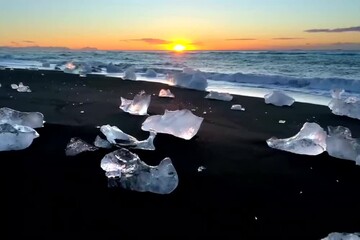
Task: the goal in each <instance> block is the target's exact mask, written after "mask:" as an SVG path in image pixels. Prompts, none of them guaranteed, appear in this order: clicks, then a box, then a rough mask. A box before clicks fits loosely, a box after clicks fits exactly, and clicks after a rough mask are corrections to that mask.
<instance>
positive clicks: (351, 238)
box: [321, 232, 360, 240]
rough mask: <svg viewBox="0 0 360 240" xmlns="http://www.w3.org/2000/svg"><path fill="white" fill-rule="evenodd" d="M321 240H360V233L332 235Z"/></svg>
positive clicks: (335, 233) (336, 233)
mask: <svg viewBox="0 0 360 240" xmlns="http://www.w3.org/2000/svg"><path fill="white" fill-rule="evenodd" d="M321 240H360V233H338V232H334V233H330V234H329V235H328V236H327V237H326V238H323V239H321Z"/></svg>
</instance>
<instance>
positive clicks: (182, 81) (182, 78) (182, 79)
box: [170, 68, 208, 90]
mask: <svg viewBox="0 0 360 240" xmlns="http://www.w3.org/2000/svg"><path fill="white" fill-rule="evenodd" d="M170 81H171V82H172V83H173V84H175V85H177V86H181V87H184V88H191V89H197V90H205V89H206V88H207V86H208V82H207V79H206V77H205V75H204V74H203V73H202V72H200V71H199V70H193V69H190V68H185V69H184V72H181V73H176V74H174V75H173V77H172V78H171V79H170Z"/></svg>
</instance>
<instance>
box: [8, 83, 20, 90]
mask: <svg viewBox="0 0 360 240" xmlns="http://www.w3.org/2000/svg"><path fill="white" fill-rule="evenodd" d="M10 86H11V88H12V89H18V88H19V86H18V85H17V84H15V83H13V84H11V85H10Z"/></svg>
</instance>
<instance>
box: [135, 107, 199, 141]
mask: <svg viewBox="0 0 360 240" xmlns="http://www.w3.org/2000/svg"><path fill="white" fill-rule="evenodd" d="M203 120H204V118H202V117H198V116H195V115H194V114H192V112H191V111H189V110H187V109H183V110H176V111H168V110H165V113H164V115H154V116H150V117H148V118H147V119H146V120H145V121H144V122H143V124H142V126H141V129H142V130H144V131H151V130H152V131H155V132H158V133H166V134H171V135H173V136H175V137H179V138H183V139H186V140H189V139H191V138H192V137H193V136H195V135H196V133H197V132H198V130H199V128H200V126H201V123H202V121H203Z"/></svg>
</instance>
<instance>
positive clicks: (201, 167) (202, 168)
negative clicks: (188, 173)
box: [197, 166, 206, 172]
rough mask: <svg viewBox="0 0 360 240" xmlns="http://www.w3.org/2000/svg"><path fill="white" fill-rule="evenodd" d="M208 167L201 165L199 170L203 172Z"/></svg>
mask: <svg viewBox="0 0 360 240" xmlns="http://www.w3.org/2000/svg"><path fill="white" fill-rule="evenodd" d="M205 169H206V167H204V166H200V167H198V169H197V170H198V172H202V171H204V170H205Z"/></svg>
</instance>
